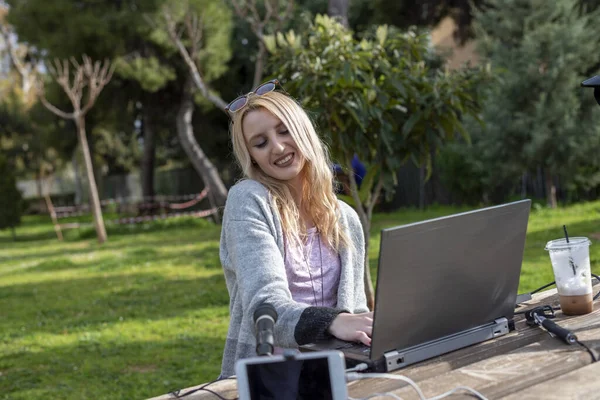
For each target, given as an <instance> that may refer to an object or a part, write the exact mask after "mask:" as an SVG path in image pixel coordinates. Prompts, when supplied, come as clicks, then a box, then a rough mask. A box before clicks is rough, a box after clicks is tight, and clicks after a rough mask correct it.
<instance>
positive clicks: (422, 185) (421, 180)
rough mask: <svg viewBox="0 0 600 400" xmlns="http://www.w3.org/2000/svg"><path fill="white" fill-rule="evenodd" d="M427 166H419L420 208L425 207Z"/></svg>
mask: <svg viewBox="0 0 600 400" xmlns="http://www.w3.org/2000/svg"><path fill="white" fill-rule="evenodd" d="M426 183H427V182H425V166H424V165H421V166H420V167H419V210H424V209H425V184H426Z"/></svg>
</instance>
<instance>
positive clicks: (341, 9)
mask: <svg viewBox="0 0 600 400" xmlns="http://www.w3.org/2000/svg"><path fill="white" fill-rule="evenodd" d="M349 2H350V0H329V5H328V7H327V14H328V15H329V16H330V17H333V18H335V19H337V20H338V22H339V23H340V24H342V25H344V26H345V27H346V28H348V27H349V26H350V25H349V24H348V8H349Z"/></svg>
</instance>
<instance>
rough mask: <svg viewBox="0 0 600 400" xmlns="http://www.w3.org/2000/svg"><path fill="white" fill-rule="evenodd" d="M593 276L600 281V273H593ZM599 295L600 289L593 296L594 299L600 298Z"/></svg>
mask: <svg viewBox="0 0 600 400" xmlns="http://www.w3.org/2000/svg"><path fill="white" fill-rule="evenodd" d="M592 276H593V277H594V278H596V280H597V281H598V282H600V276H598V275H596V274H592ZM598 296H600V290H599V291H598V293H596V295H595V296H594V298H593V299H592V300H596V299H597V298H598Z"/></svg>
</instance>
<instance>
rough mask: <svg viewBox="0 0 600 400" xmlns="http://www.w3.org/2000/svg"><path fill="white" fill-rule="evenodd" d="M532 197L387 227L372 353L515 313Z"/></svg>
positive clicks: (377, 295) (378, 353)
mask: <svg viewBox="0 0 600 400" xmlns="http://www.w3.org/2000/svg"><path fill="white" fill-rule="evenodd" d="M530 205H531V201H530V200H523V201H518V202H514V203H509V204H505V205H501V206H495V207H489V208H484V209H480V210H475V211H470V212H466V213H460V214H455V215H451V216H447V217H442V218H436V219H432V220H428V221H423V222H418V223H413V224H409V225H404V226H400V227H395V228H390V229H384V230H382V232H381V245H380V246H381V247H380V253H379V268H378V273H377V292H376V300H375V317H374V326H373V340H372V344H371V359H377V358H379V357H381V356H382V355H383V354H384V353H385V352H387V351H390V350H402V349H406V348H408V347H411V346H415V345H418V344H422V343H425V342H428V341H431V340H435V339H439V338H442V337H444V336H447V335H451V334H456V333H459V332H462V331H465V330H468V329H471V328H474V327H477V326H481V325H484V324H487V323H491V322H493V321H494V320H495V319H497V318H501V317H505V318H507V319H509V320H510V319H512V317H513V315H514V308H515V300H516V296H517V290H518V286H519V276H520V273H521V263H522V261H523V250H524V246H525V234H526V231H527V221H528V218H529V209H530Z"/></svg>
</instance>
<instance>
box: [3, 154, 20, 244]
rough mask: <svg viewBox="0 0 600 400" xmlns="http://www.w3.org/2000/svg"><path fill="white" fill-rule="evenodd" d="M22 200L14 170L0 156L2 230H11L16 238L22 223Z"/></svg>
mask: <svg viewBox="0 0 600 400" xmlns="http://www.w3.org/2000/svg"><path fill="white" fill-rule="evenodd" d="M21 212H22V198H21V192H19V190H18V189H17V182H16V178H15V176H14V168H11V166H10V165H9V164H8V162H7V160H6V158H4V157H3V156H2V155H1V154H0V230H3V229H6V228H11V230H12V234H13V238H16V235H15V227H16V226H18V225H19V224H20V223H21Z"/></svg>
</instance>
